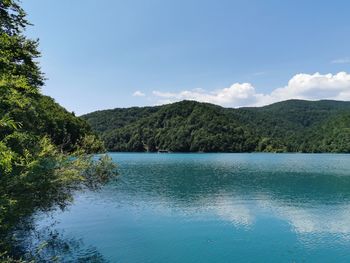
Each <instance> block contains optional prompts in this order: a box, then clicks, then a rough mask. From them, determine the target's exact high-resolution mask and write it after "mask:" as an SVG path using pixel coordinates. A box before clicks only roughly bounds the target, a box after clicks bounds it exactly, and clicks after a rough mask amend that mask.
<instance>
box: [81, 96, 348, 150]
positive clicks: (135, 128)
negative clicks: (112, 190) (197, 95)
mask: <svg viewBox="0 0 350 263" xmlns="http://www.w3.org/2000/svg"><path fill="white" fill-rule="evenodd" d="M82 117H83V118H84V119H85V120H87V122H88V123H89V124H90V125H91V126H92V128H93V130H94V131H96V132H97V133H99V134H100V135H101V137H102V138H103V140H104V141H105V144H106V147H107V149H108V150H109V151H157V150H160V149H161V150H169V151H174V152H198V151H200V152H253V151H259V152H260V151H261V152H350V102H341V101H330V100H323V101H303V100H288V101H283V102H278V103H275V104H271V105H268V106H264V107H256V108H253V107H252V108H239V109H233V108H223V107H220V106H216V105H212V104H208V103H199V102H195V101H181V102H177V103H173V104H168V105H162V106H156V107H140V108H138V107H133V108H124V109H114V110H105V111H97V112H93V113H89V114H87V115H84V116H82Z"/></svg>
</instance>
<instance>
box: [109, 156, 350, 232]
mask: <svg viewBox="0 0 350 263" xmlns="http://www.w3.org/2000/svg"><path fill="white" fill-rule="evenodd" d="M118 157H119V156H118V155H117V156H115V157H114V158H115V159H116V160H118ZM129 157H130V158H131V159H133V158H132V155H131V156H129ZM158 157H159V155H158V156H152V155H151V156H147V155H146V156H144V157H141V158H140V159H138V158H139V156H138V158H137V159H136V160H134V162H128V158H126V160H123V159H122V161H121V168H122V174H123V177H122V179H121V181H122V182H118V183H117V184H115V185H113V186H110V188H109V189H108V190H106V191H105V192H104V195H105V198H106V199H111V200H110V201H111V202H112V203H113V202H117V200H119V201H120V200H121V199H120V198H121V195H122V196H123V197H124V198H122V202H126V203H129V204H130V205H134V204H139V203H141V202H149V203H148V204H152V205H154V206H158V211H159V210H160V208H159V207H160V206H163V208H162V209H163V210H165V211H166V210H169V209H175V210H181V211H182V212H185V213H187V214H188V213H193V212H194V211H199V210H200V211H210V212H212V213H215V214H217V215H218V216H219V217H220V218H222V219H223V220H227V221H229V222H231V223H232V224H234V225H235V226H237V227H239V226H242V227H249V226H252V225H253V224H254V222H255V221H256V217H257V216H258V215H261V214H264V213H265V214H267V215H270V216H274V217H278V218H280V219H282V220H285V221H287V222H288V223H290V224H291V226H292V227H293V229H294V231H296V232H298V233H312V232H315V233H321V232H327V233H342V234H349V233H350V216H349V215H350V169H349V168H350V165H349V162H348V158H349V157H348V156H347V155H296V154H294V155H268V154H266V155H263V154H261V155H259V154H257V155H234V154H233V155H224V154H221V155H220V154H218V155H203V156H201V155H197V156H195V155H183V156H171V155H167V156H166V157H164V156H161V160H159V159H158ZM142 158H145V160H142ZM116 193H118V194H116ZM126 196H127V197H126ZM146 200H148V201H146ZM178 212H179V211H178Z"/></svg>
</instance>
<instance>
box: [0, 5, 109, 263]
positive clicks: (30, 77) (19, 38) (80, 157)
mask: <svg viewBox="0 0 350 263" xmlns="http://www.w3.org/2000/svg"><path fill="white" fill-rule="evenodd" d="M27 25H29V23H28V21H27V20H26V14H25V12H24V11H23V9H22V8H21V7H20V5H19V4H18V2H17V1H15V0H2V1H0V261H1V260H3V261H5V262H6V261H8V262H17V261H16V260H17V259H18V258H19V257H20V256H21V251H19V250H18V247H17V246H16V239H14V236H13V233H14V231H15V230H16V228H17V227H18V225H19V224H22V225H23V224H25V223H26V225H27V224H29V223H30V218H31V217H30V216H31V215H32V214H33V213H34V212H36V211H49V210H51V209H54V208H56V207H59V208H62V209H63V208H64V207H65V206H66V205H67V204H68V203H70V202H71V201H72V195H73V193H74V191H76V190H79V189H84V188H89V189H96V188H98V187H99V186H101V185H102V184H103V183H105V182H106V181H108V180H109V179H110V178H112V177H113V176H114V175H115V166H114V164H113V163H112V162H111V160H110V159H109V158H108V157H107V156H105V155H102V156H101V158H100V159H98V160H96V159H94V158H92V156H91V155H90V154H91V153H96V152H101V151H103V150H104V145H103V143H102V142H101V141H100V140H99V139H98V138H97V136H96V135H95V134H94V133H93V132H92V131H91V128H90V127H89V125H88V124H87V123H86V121H84V120H83V119H80V118H78V117H75V116H74V114H72V113H70V112H68V111H66V110H65V109H64V108H62V107H61V106H60V105H58V104H57V103H55V101H54V100H53V99H52V98H50V97H47V96H44V95H42V94H41V93H40V87H41V86H42V85H43V82H44V76H43V74H42V72H41V70H40V67H39V64H38V62H37V58H38V57H40V53H39V51H38V49H37V47H38V41H37V40H31V39H28V38H26V37H25V36H24V34H23V31H24V29H25V27H26V26H27Z"/></svg>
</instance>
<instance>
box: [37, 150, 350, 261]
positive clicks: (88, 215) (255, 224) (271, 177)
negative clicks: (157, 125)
mask: <svg viewBox="0 0 350 263" xmlns="http://www.w3.org/2000/svg"><path fill="white" fill-rule="evenodd" d="M111 157H112V158H113V160H115V162H117V163H118V168H119V172H120V177H119V178H118V179H117V180H116V181H114V182H111V183H110V184H108V185H107V186H105V187H104V188H103V189H102V190H101V191H99V192H85V193H79V194H77V196H76V199H75V202H74V204H73V205H72V206H70V208H69V209H68V210H67V211H65V212H63V213H62V212H56V213H54V214H53V215H52V218H51V217H50V218H47V217H44V216H41V217H39V218H38V219H37V222H38V225H39V226H40V227H44V226H46V225H49V224H51V223H53V222H55V221H57V222H58V223H56V224H55V226H54V228H55V229H56V231H57V235H58V236H60V237H61V238H63V239H64V240H66V242H67V243H70V244H73V245H72V246H71V249H69V251H68V249H66V251H65V254H64V256H63V258H62V261H63V262H69V261H72V262H76V261H78V260H81V262H89V261H90V262H105V261H106V262H123V263H124V262H126V263H128V262H130V263H134V262H135V263H136V262H154V263H158V262H159V263H160V262H167V263H172V262H177V263H180V262H181V263H190V262H199V263H205V262H211V263H215V262H218V263H222V262H350V156H349V155H342V154H268V153H266V154H264V153H252V154H218V153H215V154H147V153H112V154H111ZM57 239H58V238H57Z"/></svg>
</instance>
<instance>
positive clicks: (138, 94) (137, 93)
mask: <svg viewBox="0 0 350 263" xmlns="http://www.w3.org/2000/svg"><path fill="white" fill-rule="evenodd" d="M132 95H133V96H134V97H144V96H146V94H145V93H143V92H141V91H139V90H137V91H135V92H134V93H133V94H132Z"/></svg>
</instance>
